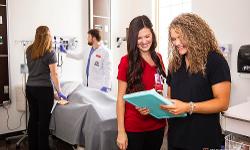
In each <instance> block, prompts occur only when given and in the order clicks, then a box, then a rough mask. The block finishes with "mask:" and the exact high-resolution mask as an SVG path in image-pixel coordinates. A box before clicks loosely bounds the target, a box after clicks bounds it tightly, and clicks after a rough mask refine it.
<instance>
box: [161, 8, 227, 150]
mask: <svg viewBox="0 0 250 150" xmlns="http://www.w3.org/2000/svg"><path fill="white" fill-rule="evenodd" d="M169 48H170V49H171V50H172V51H171V56H170V57H171V58H170V63H169V71H168V76H167V83H168V87H169V88H168V96H169V97H170V98H171V99H172V101H173V103H174V104H173V105H171V106H167V105H162V106H161V108H162V109H164V110H166V111H168V112H170V113H172V114H176V115H177V114H181V113H188V116H187V117H184V118H173V119H169V130H168V144H169V146H168V147H169V148H168V150H202V149H219V148H220V145H221V144H222V143H221V142H222V141H221V139H222V138H221V134H222V133H221V127H220V116H219V114H220V112H222V111H225V110H227V108H228V105H229V99H230V89H231V77H230V70H229V67H228V64H227V62H226V60H225V58H224V57H223V55H222V53H221V52H220V50H219V47H218V44H217V41H216V39H215V36H214V34H213V32H212V30H211V29H210V27H209V26H208V24H207V23H206V22H205V21H204V20H203V19H201V18H200V17H199V16H197V15H195V14H191V13H185V14H181V15H179V16H177V17H176V18H175V19H174V20H173V21H172V22H171V24H170V27H169Z"/></svg>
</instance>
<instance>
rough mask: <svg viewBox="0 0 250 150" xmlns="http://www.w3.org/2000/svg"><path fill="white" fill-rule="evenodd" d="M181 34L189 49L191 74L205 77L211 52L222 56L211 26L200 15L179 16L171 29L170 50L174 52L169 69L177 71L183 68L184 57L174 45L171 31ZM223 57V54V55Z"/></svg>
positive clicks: (185, 14)
mask: <svg viewBox="0 0 250 150" xmlns="http://www.w3.org/2000/svg"><path fill="white" fill-rule="evenodd" d="M171 30H174V31H175V32H176V33H178V34H180V39H181V40H183V41H185V42H186V45H185V46H186V47H187V49H188V60H189V65H190V66H189V67H190V68H189V73H191V74H193V73H202V74H203V75H205V69H206V63H207V56H208V53H209V52H210V51H216V52H217V53H219V54H221V51H220V49H219V46H218V42H217V40H216V38H215V36H214V33H213V31H212V30H211V28H210V27H209V25H208V24H207V23H206V22H205V21H204V20H203V19H202V18H201V17H199V16H198V15H196V14H193V13H184V14H181V15H179V16H177V17H176V18H175V19H174V20H173V21H172V22H171V24H170V27H169V50H170V51H171V52H172V55H171V57H172V58H170V64H169V68H170V70H172V71H177V70H178V69H179V68H180V66H181V61H182V56H181V55H180V54H179V52H178V50H177V48H176V47H175V46H174V45H173V43H172V40H171V35H170V31H171ZM221 55H222V54H221Z"/></svg>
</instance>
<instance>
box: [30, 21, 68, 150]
mask: <svg viewBox="0 0 250 150" xmlns="http://www.w3.org/2000/svg"><path fill="white" fill-rule="evenodd" d="M26 57H27V64H28V69H29V76H28V81H27V85H26V96H27V99H28V102H29V113H30V115H29V124H28V140H29V150H49V149H50V148H49V143H48V136H49V122H50V111H51V108H52V106H53V102H54V90H53V85H54V88H55V90H56V91H57V94H58V97H59V98H63V99H66V96H64V95H63V94H62V92H61V89H60V83H59V79H58V74H57V66H56V63H57V59H56V54H55V51H53V50H52V38H51V35H50V31H49V28H48V27H47V26H40V27H38V28H37V29H36V35H35V40H34V42H33V43H32V44H31V45H30V46H29V47H28V48H27V51H26ZM51 80H52V81H53V84H52V81H51Z"/></svg>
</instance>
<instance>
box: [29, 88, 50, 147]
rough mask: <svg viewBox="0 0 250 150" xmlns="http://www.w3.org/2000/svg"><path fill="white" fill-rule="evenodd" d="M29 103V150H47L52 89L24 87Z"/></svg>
mask: <svg viewBox="0 0 250 150" xmlns="http://www.w3.org/2000/svg"><path fill="white" fill-rule="evenodd" d="M26 97H27V99H28V102H29V112H30V114H29V124H28V141H29V150H49V141H48V136H49V122H50V116H51V114H50V111H51V108H52V106H53V102H54V92H53V88H52V87H31V86H27V87H26Z"/></svg>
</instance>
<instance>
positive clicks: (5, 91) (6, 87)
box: [3, 85, 9, 94]
mask: <svg viewBox="0 0 250 150" xmlns="http://www.w3.org/2000/svg"><path fill="white" fill-rule="evenodd" d="M3 93H4V94H9V86H8V85H5V86H3Z"/></svg>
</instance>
